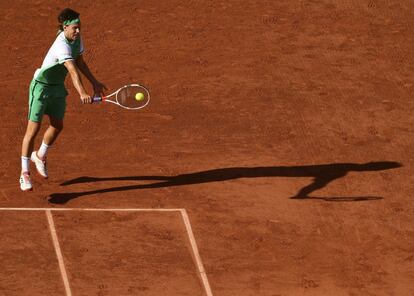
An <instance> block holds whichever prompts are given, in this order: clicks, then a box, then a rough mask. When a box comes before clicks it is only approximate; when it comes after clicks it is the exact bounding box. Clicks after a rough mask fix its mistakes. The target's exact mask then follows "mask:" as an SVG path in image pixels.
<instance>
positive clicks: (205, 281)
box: [180, 209, 213, 296]
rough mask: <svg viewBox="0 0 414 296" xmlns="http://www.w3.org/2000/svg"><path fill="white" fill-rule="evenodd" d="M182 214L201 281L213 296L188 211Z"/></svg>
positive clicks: (209, 294) (208, 293)
mask: <svg viewBox="0 0 414 296" xmlns="http://www.w3.org/2000/svg"><path fill="white" fill-rule="evenodd" d="M180 212H181V216H182V217H183V221H184V224H185V229H186V230H187V234H188V237H189V239H190V243H191V247H192V249H193V253H194V257H195V261H196V264H197V268H198V272H199V274H200V276H201V281H202V282H203V285H204V289H205V290H206V293H207V296H213V293H212V292H211V287H210V284H209V282H208V278H207V274H206V271H205V270H204V266H203V262H202V261H201V256H200V253H199V252H198V247H197V243H196V240H195V237H194V233H193V230H192V228H191V223H190V219H189V218H188V214H187V211H186V210H185V209H182V210H181V211H180Z"/></svg>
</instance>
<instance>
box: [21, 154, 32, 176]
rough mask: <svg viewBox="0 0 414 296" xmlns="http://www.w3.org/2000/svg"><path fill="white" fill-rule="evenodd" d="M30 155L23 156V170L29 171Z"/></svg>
mask: <svg viewBox="0 0 414 296" xmlns="http://www.w3.org/2000/svg"><path fill="white" fill-rule="evenodd" d="M29 164H30V157H26V156H22V172H29Z"/></svg>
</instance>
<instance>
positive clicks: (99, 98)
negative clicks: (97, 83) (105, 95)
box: [92, 97, 102, 103]
mask: <svg viewBox="0 0 414 296" xmlns="http://www.w3.org/2000/svg"><path fill="white" fill-rule="evenodd" d="M92 102H93V103H96V102H102V97H93V101H92Z"/></svg>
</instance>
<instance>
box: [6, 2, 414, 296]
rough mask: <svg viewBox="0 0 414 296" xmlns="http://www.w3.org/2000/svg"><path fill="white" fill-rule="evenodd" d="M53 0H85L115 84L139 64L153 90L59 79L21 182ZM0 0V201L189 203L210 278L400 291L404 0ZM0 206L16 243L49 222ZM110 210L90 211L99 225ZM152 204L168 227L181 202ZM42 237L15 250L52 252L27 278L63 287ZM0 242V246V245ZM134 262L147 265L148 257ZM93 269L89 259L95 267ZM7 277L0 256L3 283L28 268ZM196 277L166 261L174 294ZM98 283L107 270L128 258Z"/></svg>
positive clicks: (268, 288) (405, 187)
mask: <svg viewBox="0 0 414 296" xmlns="http://www.w3.org/2000/svg"><path fill="white" fill-rule="evenodd" d="M66 5H70V6H71V7H72V8H73V9H75V10H77V11H79V12H80V13H81V19H82V22H83V23H82V26H83V27H82V30H83V32H82V34H83V39H84V42H85V47H86V52H85V59H86V60H87V61H88V63H89V65H90V67H91V68H92V69H93V70H94V72H95V73H96V76H97V78H98V79H100V80H101V81H103V82H104V83H106V85H107V86H108V87H109V88H110V89H111V90H115V89H117V88H119V87H120V86H122V85H124V84H127V83H133V82H138V83H142V84H143V85H146V86H147V87H148V88H149V89H150V91H151V96H152V101H151V104H150V105H149V106H148V107H147V108H146V109H143V110H141V111H139V112H129V111H126V110H122V109H120V108H118V107H116V106H112V105H105V104H100V105H90V106H84V105H81V104H80V100H79V98H78V95H77V94H76V91H75V90H74V88H73V87H72V84H71V82H70V80H69V78H68V80H67V82H68V83H67V84H68V88H69V91H70V95H69V97H68V108H67V114H66V118H65V129H64V131H63V133H62V135H61V137H60V138H59V139H58V141H57V143H56V145H55V146H53V148H52V149H51V150H50V153H49V155H48V160H49V171H50V172H49V173H50V178H49V180H47V181H45V180H43V179H41V178H40V177H39V176H36V174H35V170H34V169H32V171H33V173H32V175H33V176H34V191H33V192H29V193H22V192H20V189H19V187H18V177H19V172H20V167H19V156H20V147H21V140H22V138H23V134H24V131H25V128H26V114H27V96H28V87H29V82H30V80H31V77H32V76H33V73H34V71H35V69H36V68H37V67H38V66H39V65H40V64H41V62H42V59H43V57H44V54H45V53H46V50H47V49H48V47H49V46H50V44H51V42H52V41H53V39H54V36H55V29H56V26H57V24H56V15H57V14H58V12H59V10H61V9H62V8H64V7H65V6H66ZM0 11H1V12H2V13H1V15H2V16H1V18H0V25H1V28H2V44H3V46H2V47H1V49H0V63H1V64H0V65H1V69H2V71H1V72H0V93H1V98H2V112H1V114H2V124H1V127H0V132H1V133H0V135H1V139H0V141H1V147H2V149H1V150H0V157H1V160H2V162H1V163H2V164H1V166H0V177H1V181H0V185H1V192H0V206H1V207H76V208H77V207H79V208H84V207H94V208H125V207H128V208H154V207H156V208H186V209H187V211H188V213H189V216H190V219H191V222H192V225H193V228H194V233H195V236H196V239H197V243H198V245H199V248H200V254H201V257H202V259H203V262H204V265H205V268H206V272H207V276H208V279H209V281H210V284H211V288H212V290H213V294H214V295H219V296H230V295H238V296H240V295H243V296H245V295H246V296H247V295H266V296H276V295H398V296H401V295H412V291H413V290H414V284H413V283H414V278H413V274H414V264H413V262H414V257H413V254H414V242H413V240H412V237H413V236H414V225H413V223H412V217H413V215H414V208H413V203H412V197H413V192H414V190H413V189H414V188H413V185H412V184H414V182H413V181H414V178H413V176H414V169H413V157H412V152H413V150H414V137H413V135H414V129H413V126H414V120H413V118H414V117H413V116H412V115H413V111H414V108H413V107H414V101H413V100H412V98H413V89H414V81H413V80H414V78H413V77H414V75H413V73H414V67H413V60H414V59H413V58H414V48H413V44H414V38H413V36H414V35H413V28H414V21H413V20H414V5H413V3H412V2H409V1H402V2H401V1H375V0H369V1H368V0H367V1H352V0H341V1H299V0H294V1H214V2H211V1H187V2H182V1H164V2H162V1H161V3H160V1H145V2H144V3H141V2H140V3H139V4H137V3H136V1H127V0H125V1H115V2H114V1H109V2H108V1H98V2H96V1H94V2H92V1H71V2H70V3H69V4H68V2H66V1H60V2H56V1H36V2H34V3H33V4H32V5H27V3H26V2H25V1H14V2H13V3H12V4H9V3H6V2H5V1H3V2H1V3H0ZM46 123H47V121H45V125H44V127H45V126H46ZM39 144H40V138H39V139H38V142H37V144H36V145H39ZM87 177H89V178H87ZM292 197H302V198H295V199H292ZM11 215H15V216H11ZM22 215H23V216H22ZM0 217H2V218H1V219H2V220H1V221H2V224H0V225H1V226H0V232H1V233H2V237H3V235H5V236H13V237H16V238H19V236H20V239H22V240H23V241H25V242H28V241H31V239H32V238H31V236H27V235H26V234H25V233H26V232H27V231H30V227H32V226H33V224H39V223H46V220H41V219H40V218H38V217H40V216H33V217H32V216H31V214H28V213H26V214H22V213H14V214H13V213H10V212H7V214H6V213H5V212H0ZM10 217H12V219H10ZM13 217H14V218H15V219H13ZM23 217H27V219H24V218H23ZM69 217H70V216H67V215H64V216H62V217H61V219H64V221H62V222H58V224H59V223H62V226H59V235H60V236H62V239H64V240H68V242H70V243H69V244H68V245H66V244H65V247H66V248H65V249H64V256H65V258H66V259H67V260H68V262H72V264H75V265H76V264H81V262H82V261H77V259H76V258H75V257H76V256H79V255H80V254H77V251H76V250H77V248H79V247H80V244H89V245H90V246H93V240H92V241H91V240H90V237H88V235H83V234H82V233H83V232H82V231H77V228H76V226H77V224H76V223H74V224H73V225H72V224H71V222H70V221H71V220H70V219H69ZM106 217H107V216H105V215H103V216H96V217H95V216H88V217H87V218H86V217H85V219H87V220H88V223H89V225H91V227H92V228H91V229H99V228H100V226H101V224H100V223H101V222H102V221H105V220H106V219H105V218H106ZM39 219H40V220H39ZM95 219H96V220H95ZM159 219H160V220H159V222H158V223H160V225H161V226H160V227H161V228H160V230H159V231H160V232H161V233H162V232H163V231H165V229H168V227H169V223H172V225H173V226H172V227H176V225H175V224H174V223H176V220H174V219H176V218H171V219H172V221H173V222H170V221H169V219H167V218H165V217H161V216H160V217H159ZM101 220H102V221H101ZM59 221H60V220H59ZM100 221H101V222H100ZM154 221H158V220H157V218H156V217H152V218H151V221H146V220H145V219H143V220H142V222H141V221H137V222H136V224H128V223H126V222H125V224H123V225H125V236H126V235H128V233H127V229H128V227H132V226H135V227H136V229H137V233H142V235H143V236H145V235H148V233H147V232H145V229H148V228H149V227H151V225H153V222H154ZM94 223H96V224H94ZM163 223H165V224H163ZM45 225H46V224H45ZM59 225H60V224H59ZM63 225H64V226H63ZM174 225H175V226H174ZM80 226H82V225H80ZM26 227H27V228H26ZM82 227H84V226H82ZM122 229H123V228H120V229H119V230H118V231H120V233H122V231H123V230H122ZM155 229H157V228H155ZM163 229H164V230H163ZM36 231H37V230H36ZM128 231H129V230H128ZM154 231H155V230H154ZM157 231H158V230H157ZM36 233H37V232H36ZM174 233H175V232H174ZM181 234H182V233H181ZM181 234H180V232H177V233H176V235H181ZM36 236H41V237H44V240H40V239H38V241H39V243H38V244H36V246H33V248H32V249H30V248H29V249H27V250H26V252H40V257H39V258H46V259H42V260H49V261H48V262H49V266H48V274H47V276H45V275H44V274H40V275H39V277H38V281H37V282H38V283H39V285H40V284H43V285H44V286H43V288H42V289H41V290H42V291H43V292H42V294H41V295H57V294H59V293H60V292H59V291H62V289H63V284H62V283H61V279H60V278H59V276H60V274H59V270H58V267H57V262H56V257H55V256H54V254H53V256H49V257H42V254H43V253H44V252H45V250H48V252H52V251H51V250H50V249H52V250H53V246H52V244H51V241H50V235H49V234H48V229H47V227H46V228H44V232H39V234H37V235H36ZM71 236H73V238H74V240H73V241H71V240H70V239H69V237H71ZM38 238H39V237H38ZM108 239H110V237H108V236H107V235H106V234H105V233H102V236H101V237H97V241H104V242H106V241H107V240H108ZM134 241H135V238H134V240H131V241H128V240H127V241H125V243H126V244H127V245H129V244H134ZM174 243H177V244H181V243H184V242H183V241H182V240H181V239H178V238H177V240H175V241H174ZM0 244H1V245H0V246H1V252H0V254H1V256H0V260H1V261H2V262H4V260H5V258H12V256H11V255H13V252H14V251H13V250H12V249H10V244H8V243H6V242H5V241H4V240H3V239H2V240H1V242H0ZM105 246H107V244H105ZM114 246H115V245H114ZM118 248H119V246H117V247H116V248H115V247H114V248H113V249H112V251H113V252H114V254H116V255H114V258H116V259H117V260H118V261H120V262H123V261H122V260H123V259H124V258H122V254H121V253H117V252H118V251H119V249H118ZM163 248H166V245H161V244H160V250H159V251H160V253H158V254H159V255H160V254H165V253H163V252H162V250H163ZM179 250H181V252H182V253H181V255H182V256H187V255H188V254H189V253H188V249H185V248H180V249H179ZM179 250H176V252H180V251H179ZM124 251H125V250H124ZM156 251H157V250H154V252H155V253H156ZM105 252H108V255H110V254H111V249H110V248H109V249H105ZM127 253H128V252H127ZM91 254H92V253H91ZM128 254H130V255H131V254H134V253H133V252H132V253H128ZM49 255H50V254H49ZM92 255H93V254H92ZM96 256H100V254H99V253H96ZM126 256H127V255H126ZM160 256H164V255H160ZM24 258H25V257H24ZM187 259H188V258H187ZM187 259H186V260H187ZM16 260H17V259H16ZM36 260H37V259H36ZM36 260H35V259H34V261H30V260H28V261H27V262H26V261H25V262H23V263H24V264H23V263H22V264H20V265H19V263H18V262H17V261H16V265H13V264H11V265H8V266H9V267H10V266H11V267H10V268H14V267H13V266H16V268H18V267H19V266H20V270H19V271H16V273H15V275H14V276H15V278H19V277H22V276H24V274H25V272H26V271H27V268H29V266H31V264H33V263H36V262H37V261H36ZM39 260H40V259H39ZM139 260H144V259H143V258H140V259H139ZM170 260H171V261H169V263H170V268H174V266H176V267H177V268H178V269H180V268H184V267H185V268H187V267H188V268H194V270H195V267H194V265H191V266H190V265H188V264H189V263H188V262H187V261H185V262H183V261H182V260H181V257H180V256H178V255H177V256H176V257H171V259H170ZM8 262H9V261H8ZM9 263H10V262H9ZM3 264H4V263H1V265H2V266H3ZM25 264H27V265H25ZM25 266H26V267H25ZM143 266H146V271H147V274H146V276H147V277H146V280H148V281H151V277H150V275H155V274H156V272H157V268H160V266H162V265H160V266H157V264H156V263H154V264H153V263H151V262H150V261H147V262H145V260H144V262H143ZM151 267H153V268H154V269H151ZM107 268H110V267H108V266H104V267H103V269H102V270H94V269H93V268H90V269H88V270H87V274H88V276H89V277H90V281H93V280H94V279H96V277H97V276H101V275H102V273H103V274H106V273H107V272H108V270H106V269H107ZM122 268H127V269H128V268H129V267H128V265H125V266H123V267H122ZM131 268H132V267H131ZM185 268H184V269H185ZM127 269H122V270H127ZM131 272H132V271H131ZM36 274H38V273H36ZM172 274H173V275H174V273H172ZM193 275H194V274H193ZM193 275H192V276H193ZM55 276H57V277H55ZM69 276H70V277H71V279H72V282H73V283H74V284H75V286H76V287H75V289H76V291H82V293H84V295H154V293H156V292H155V291H158V290H157V289H159V288H157V289H156V288H154V289H153V290H151V289H149V290H145V291H144V290H142V291H139V292H129V293H128V292H126V291H127V290H116V291H122V294H111V291H110V289H109V288H107V289H106V290H105V289H101V291H100V292H99V293H101V294H96V293H98V292H96V290H94V289H96V286H94V287H93V288H92V287H89V286H88V279H86V278H82V277H80V278H74V275H73V274H70V275H69ZM140 276H143V275H142V274H141V275H140ZM188 276H190V275H188ZM10 277H11V274H10V272H9V271H7V270H4V269H3V270H2V271H0V294H1V292H3V291H5V292H4V293H5V294H6V295H35V293H30V289H32V285H31V284H30V281H28V282H25V281H22V280H21V279H20V280H18V281H14V282H12V280H11V279H10ZM35 278H36V276H35ZM138 278H139V277H138ZM51 279H54V281H53V280H51ZM31 280H33V278H31ZM153 281H154V282H153V283H150V284H148V283H147V284H148V285H147V286H151V287H156V283H157V282H156V278H155V277H154V278H153ZM193 284H194V283H193V282H191V283H189V282H188V280H186V277H178V276H177V279H176V286H175V288H174V289H176V290H171V291H172V292H171V293H172V294H169V295H182V294H180V293H181V292H182V291H187V292H188V291H190V290H191V289H192V287H196V289H198V288H200V287H199V286H192V285H193ZM106 285H108V286H105V287H121V286H122V276H121V275H119V276H117V275H115V274H114V278H113V279H112V282H111V280H108V282H107V283H106ZM137 285H138V286H137V287H141V286H139V283H137ZM194 285H201V284H200V283H195V284H194ZM13 289H20V290H21V291H23V290H25V291H28V290H29V292H27V293H26V294H18V293H17V294H16V293H15V292H13V291H15V290H13ZM49 289H51V290H53V292H48V291H51V290H49ZM59 289H60V290H59ZM103 290H105V291H107V292H106V293H107V294H102V293H104V292H102V291H103ZM36 291H40V290H36ZM114 291H115V290H114ZM180 291H181V292H180ZM197 291H200V290H197ZM187 292H185V293H187ZM88 293H89V294H88ZM189 293H191V292H189ZM59 295H61V294H59ZM74 295H78V294H74ZM79 295H83V294H79Z"/></svg>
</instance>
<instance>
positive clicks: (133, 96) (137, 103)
mask: <svg viewBox="0 0 414 296" xmlns="http://www.w3.org/2000/svg"><path fill="white" fill-rule="evenodd" d="M138 93H142V94H143V95H144V97H143V98H140V99H137V94H138ZM116 100H117V101H118V103H119V104H120V105H122V106H124V107H126V108H132V109H137V108H141V107H142V106H144V105H146V104H147V103H148V100H149V95H148V91H147V90H146V89H145V88H144V87H141V86H138V85H128V86H125V87H124V88H122V89H120V90H119V92H118V93H117V95H116Z"/></svg>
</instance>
